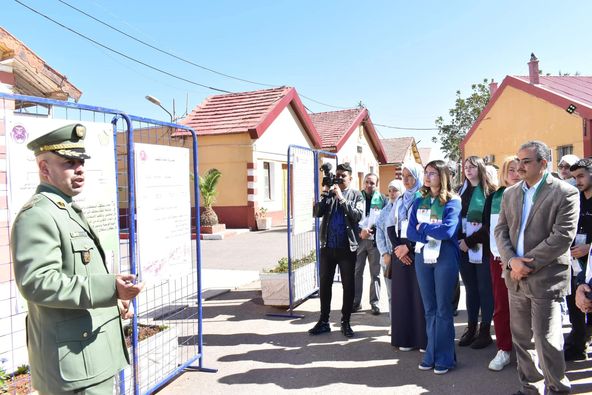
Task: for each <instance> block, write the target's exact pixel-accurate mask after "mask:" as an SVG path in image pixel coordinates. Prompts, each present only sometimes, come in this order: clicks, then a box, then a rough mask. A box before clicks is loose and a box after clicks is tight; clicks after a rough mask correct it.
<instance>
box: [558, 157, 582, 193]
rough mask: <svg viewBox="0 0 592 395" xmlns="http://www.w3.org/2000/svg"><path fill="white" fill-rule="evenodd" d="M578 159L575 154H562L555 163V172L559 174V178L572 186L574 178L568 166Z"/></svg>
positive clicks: (574, 183) (574, 181) (574, 184)
mask: <svg viewBox="0 0 592 395" xmlns="http://www.w3.org/2000/svg"><path fill="white" fill-rule="evenodd" d="M579 160H580V158H578V157H577V156H575V155H563V156H562V157H561V160H560V161H559V164H558V165H557V174H558V175H559V178H561V179H562V180H563V181H565V182H568V183H570V184H571V185H573V186H574V187H575V186H576V179H575V178H573V177H572V176H571V171H570V170H569V168H570V167H571V166H572V165H573V164H575V163H576V162H577V161H579Z"/></svg>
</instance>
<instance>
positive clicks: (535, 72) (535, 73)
mask: <svg viewBox="0 0 592 395" xmlns="http://www.w3.org/2000/svg"><path fill="white" fill-rule="evenodd" d="M528 78H529V79H530V83H531V84H538V83H539V60H538V59H537V57H536V56H534V53H531V54H530V62H528Z"/></svg>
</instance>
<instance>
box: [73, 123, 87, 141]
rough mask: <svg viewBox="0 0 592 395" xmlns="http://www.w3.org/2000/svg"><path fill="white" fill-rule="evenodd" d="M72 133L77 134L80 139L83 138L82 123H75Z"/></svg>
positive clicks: (84, 131) (84, 132)
mask: <svg viewBox="0 0 592 395" xmlns="http://www.w3.org/2000/svg"><path fill="white" fill-rule="evenodd" d="M74 133H76V136H78V137H80V138H81V139H82V138H84V135H85V134H86V128H85V127H84V126H83V125H76V126H75V127H74Z"/></svg>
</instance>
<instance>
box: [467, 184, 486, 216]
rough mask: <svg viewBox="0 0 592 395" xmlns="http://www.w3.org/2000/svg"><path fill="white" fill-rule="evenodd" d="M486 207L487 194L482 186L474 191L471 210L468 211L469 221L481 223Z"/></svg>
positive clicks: (470, 205) (470, 204)
mask: <svg viewBox="0 0 592 395" xmlns="http://www.w3.org/2000/svg"><path fill="white" fill-rule="evenodd" d="M484 207H485V193H483V187H482V186H481V184H479V185H477V186H476V187H475V189H473V195H472V196H471V202H470V203H469V210H468V211H467V221H468V222H476V223H479V224H480V223H481V222H482V218H483V208H484Z"/></svg>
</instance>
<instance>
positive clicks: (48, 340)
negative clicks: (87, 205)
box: [11, 124, 143, 394]
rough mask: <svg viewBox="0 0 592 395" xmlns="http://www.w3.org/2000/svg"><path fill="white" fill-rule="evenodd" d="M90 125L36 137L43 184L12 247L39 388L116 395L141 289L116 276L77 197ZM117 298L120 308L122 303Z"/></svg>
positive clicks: (20, 220)
mask: <svg viewBox="0 0 592 395" xmlns="http://www.w3.org/2000/svg"><path fill="white" fill-rule="evenodd" d="M85 134H86V129H85V127H84V126H83V125H80V124H72V125H67V126H64V127H61V128H59V129H56V130H54V131H52V132H50V133H47V134H45V135H43V136H41V137H39V138H37V139H35V140H33V141H31V142H30V143H29V144H28V145H27V148H29V149H30V150H32V151H34V152H35V156H36V160H37V165H38V168H39V179H40V184H39V186H38V187H37V191H36V193H35V195H33V197H32V198H31V200H30V201H29V202H28V203H27V204H25V205H24V206H23V208H22V209H21V211H20V212H19V214H18V216H17V217H16V219H15V221H14V224H13V227H12V233H11V250H12V254H13V263H14V265H13V267H14V274H15V278H16V283H17V285H18V287H19V290H20V292H21V294H22V295H23V297H24V298H25V299H26V300H27V303H28V310H29V313H28V317H27V347H28V352H29V364H30V368H31V377H32V384H33V387H34V388H35V389H36V390H38V391H39V393H40V394H74V393H76V394H111V393H112V392H113V377H114V375H115V374H116V373H118V372H119V371H120V370H121V369H123V368H124V366H125V365H126V364H127V363H129V356H128V354H127V350H126V347H125V342H124V337H123V331H122V323H121V319H120V317H121V318H129V317H130V315H131V312H130V311H129V300H130V299H133V298H134V297H135V296H136V295H138V293H139V292H140V291H141V289H142V287H143V284H141V283H137V284H135V283H134V280H135V278H134V276H133V275H115V274H110V273H109V272H108V270H107V267H106V265H105V255H104V252H103V249H102V247H101V244H100V242H99V240H98V238H97V236H96V234H95V232H94V231H93V230H92V228H91V227H90V226H89V224H88V222H87V221H86V219H85V218H84V215H83V214H82V211H81V210H80V208H79V207H78V206H77V205H76V204H75V203H73V201H72V197H74V196H76V195H78V194H79V193H80V192H81V191H82V189H83V187H84V181H85V172H84V161H85V160H86V159H89V156H88V155H87V154H86V152H85V149H84V137H85ZM118 300H119V309H118Z"/></svg>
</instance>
